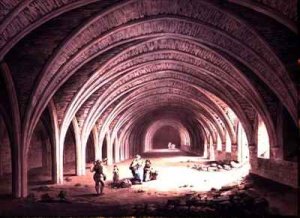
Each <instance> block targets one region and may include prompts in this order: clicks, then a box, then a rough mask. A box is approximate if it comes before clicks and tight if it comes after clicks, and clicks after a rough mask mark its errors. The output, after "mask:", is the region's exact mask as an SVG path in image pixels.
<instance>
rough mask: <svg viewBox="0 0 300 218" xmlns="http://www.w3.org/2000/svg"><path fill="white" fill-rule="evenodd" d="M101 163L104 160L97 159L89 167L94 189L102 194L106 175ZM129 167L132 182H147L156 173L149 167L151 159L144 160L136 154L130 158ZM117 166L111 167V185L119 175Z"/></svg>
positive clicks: (115, 182) (154, 176)
mask: <svg viewBox="0 0 300 218" xmlns="http://www.w3.org/2000/svg"><path fill="white" fill-rule="evenodd" d="M103 163H105V160H104V161H100V160H97V161H95V163H94V166H93V167H92V168H91V172H94V176H93V179H94V181H95V190H96V193H97V194H98V195H102V194H104V193H103V190H104V186H105V184H104V181H105V180H106V175H105V173H104V170H103ZM129 169H130V170H131V173H132V175H133V183H134V184H142V182H147V181H150V180H155V179H156V177H157V175H158V173H157V171H154V170H153V168H152V167H151V161H150V160H149V159H147V160H146V161H145V164H144V161H143V160H142V158H141V156H140V155H138V154H137V155H136V156H135V158H134V159H133V160H132V162H131V164H130V166H129ZM119 175H120V174H119V168H118V167H117V165H114V167H113V183H112V184H113V185H116V184H118V183H119V180H120V176H119Z"/></svg>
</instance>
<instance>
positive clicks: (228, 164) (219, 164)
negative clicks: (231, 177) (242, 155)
mask: <svg viewBox="0 0 300 218" xmlns="http://www.w3.org/2000/svg"><path fill="white" fill-rule="evenodd" d="M187 167H190V166H189V165H188V166H187ZM240 167H242V164H241V163H239V162H237V161H233V160H223V161H210V162H207V163H203V164H194V165H193V166H192V167H191V168H192V169H195V170H198V171H207V172H216V171H220V172H222V171H228V170H231V169H234V168H240Z"/></svg>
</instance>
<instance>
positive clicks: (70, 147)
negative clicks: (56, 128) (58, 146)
mask: <svg viewBox="0 0 300 218" xmlns="http://www.w3.org/2000/svg"><path fill="white" fill-rule="evenodd" d="M75 158H76V143H75V138H74V135H73V132H71V131H70V130H69V131H68V132H67V135H66V139H65V144H64V164H66V163H74V162H75V160H76V159H75Z"/></svg>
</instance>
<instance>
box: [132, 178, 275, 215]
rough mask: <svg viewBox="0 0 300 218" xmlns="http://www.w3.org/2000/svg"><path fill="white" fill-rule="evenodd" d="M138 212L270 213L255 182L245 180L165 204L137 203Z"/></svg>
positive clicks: (176, 213)
mask: <svg viewBox="0 0 300 218" xmlns="http://www.w3.org/2000/svg"><path fill="white" fill-rule="evenodd" d="M134 214H135V215H139V214H143V215H155V216H176V217H178V216H185V217H192V216H197V217H199V216H204V217H207V216H212V217H227V216H229V217H263V216H267V215H269V214H270V213H269V203H268V201H267V200H266V199H265V198H262V197H260V196H259V195H258V194H257V192H256V191H255V189H254V188H253V187H252V184H251V183H249V182H245V181H244V182H242V183H241V184H239V185H235V186H225V187H222V188H221V189H220V190H216V189H212V190H211V191H209V192H205V193H192V194H186V195H185V196H181V197H178V198H175V199H169V200H168V201H167V203H166V205H162V204H160V205H155V204H145V205H142V204H141V205H136V207H135V213H134Z"/></svg>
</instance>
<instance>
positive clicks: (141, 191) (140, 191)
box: [136, 189, 145, 193]
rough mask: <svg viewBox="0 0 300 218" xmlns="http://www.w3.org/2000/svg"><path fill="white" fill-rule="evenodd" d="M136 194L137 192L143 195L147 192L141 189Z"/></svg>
mask: <svg viewBox="0 0 300 218" xmlns="http://www.w3.org/2000/svg"><path fill="white" fill-rule="evenodd" d="M136 192H137V193H143V192H145V190H143V189H139V190H137V191H136Z"/></svg>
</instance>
